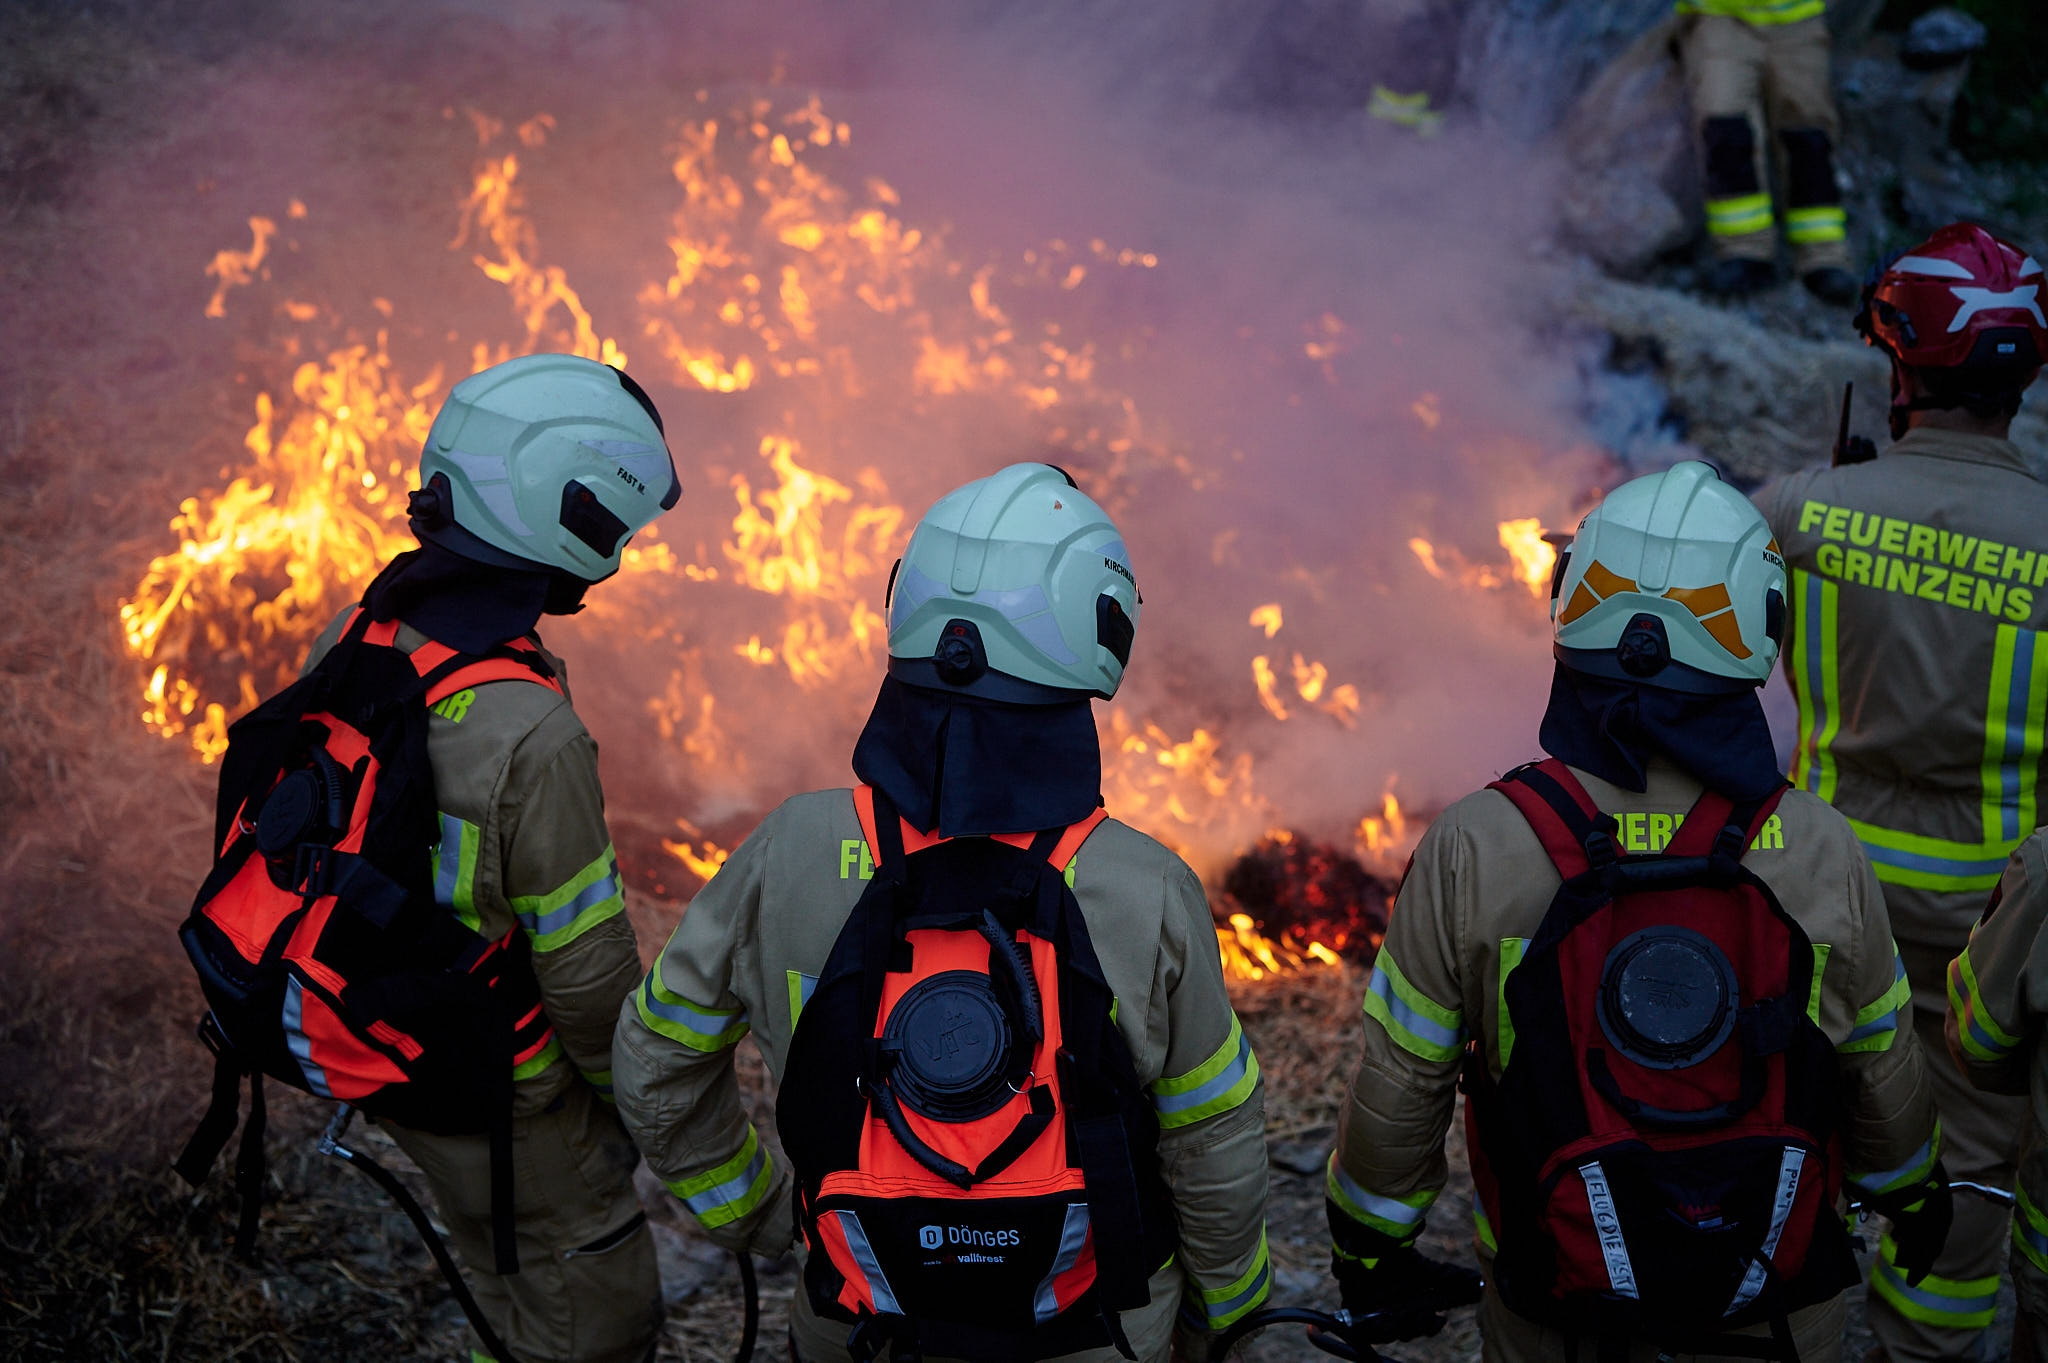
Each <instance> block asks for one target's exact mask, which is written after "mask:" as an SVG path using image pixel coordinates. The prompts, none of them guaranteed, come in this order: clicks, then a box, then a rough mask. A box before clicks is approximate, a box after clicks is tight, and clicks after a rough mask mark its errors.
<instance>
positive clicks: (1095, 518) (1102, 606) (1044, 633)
mask: <svg viewBox="0 0 2048 1363" xmlns="http://www.w3.org/2000/svg"><path fill="white" fill-rule="evenodd" d="M1139 601H1140V598H1139V596H1138V581H1137V578H1136V577H1134V576H1133V575H1132V573H1131V556H1130V552H1129V550H1127V549H1125V547H1124V537H1123V533H1122V532H1121V531H1119V530H1118V529H1117V528H1116V525H1115V523H1114V522H1112V521H1111V520H1110V519H1109V516H1108V514H1107V513H1106V512H1104V511H1103V509H1102V508H1101V507H1099V506H1097V505H1096V504H1095V503H1094V501H1093V500H1091V499H1090V498H1089V497H1088V496H1087V494H1085V493H1083V492H1082V491H1081V490H1080V489H1079V488H1077V487H1075V486H1074V480H1073V479H1072V478H1069V477H1068V476H1067V475H1066V473H1064V472H1063V471H1062V470H1060V469H1057V468H1054V467H1053V466H1052V465H1050V464H1012V465H1010V466H1009V467H1008V468H1006V469H1003V470H1002V471H1001V472H999V473H996V474H993V475H991V476H990V477H987V478H982V479H978V480H976V481H975V482H972V483H969V484H967V485H966V486H965V487H962V488H959V489H956V490H955V491H953V492H949V493H947V494H946V495H945V496H944V497H941V498H940V499H939V500H938V502H937V503H935V504H934V505H933V507H932V509H931V510H930V511H927V512H926V513H925V515H924V519H923V520H921V521H919V522H918V523H917V528H916V529H915V530H914V531H912V532H911V536H910V547H909V548H908V549H906V550H904V552H903V557H902V559H901V560H899V561H898V563H897V565H896V570H895V572H894V573H892V574H891V576H890V579H889V596H888V611H889V673H890V675H891V676H893V677H896V678H897V679H899V680H901V681H903V682H906V683H908V684H910V685H913V686H921V687H926V688H929V689H932V690H937V691H947V692H955V693H962V694H966V695H973V696H980V697H984V698H987V699H991V700H1006V701H1012V702H1018V703H1022V704H1048V703H1052V702H1055V701H1061V700H1070V699H1073V698H1074V697H1075V696H1077V695H1080V696H1089V695H1093V696H1101V697H1102V698H1103V699H1105V700H1107V699H1109V698H1110V697H1112V696H1114V695H1115V694H1116V689H1117V686H1118V685H1119V684H1120V683H1121V682H1122V681H1123V677H1124V665H1125V664H1126V663H1127V662H1129V661H1130V656H1131V640H1132V638H1133V637H1134V636H1135V635H1136V633H1137V627H1138V606H1139Z"/></svg>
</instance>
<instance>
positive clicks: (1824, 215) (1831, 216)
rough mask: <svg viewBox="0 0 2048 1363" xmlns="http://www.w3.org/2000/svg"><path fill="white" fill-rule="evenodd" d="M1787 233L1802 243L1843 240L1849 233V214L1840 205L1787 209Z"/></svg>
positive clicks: (1793, 239)
mask: <svg viewBox="0 0 2048 1363" xmlns="http://www.w3.org/2000/svg"><path fill="white" fill-rule="evenodd" d="M1785 235H1786V236H1787V237H1789V238H1790V239H1791V240H1792V241H1794V242H1795V243H1798V244H1800V245H1810V244H1811V243H1813V242H1817V241H1841V240H1843V239H1845V238H1846V237H1847V236H1848V235H1849V215H1848V214H1847V213H1846V212H1844V211H1843V210H1842V209H1841V208H1840V207H1839V206H1835V205H1829V206H1827V207H1822V208H1790V209H1787V210H1785Z"/></svg>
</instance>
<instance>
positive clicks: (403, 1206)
mask: <svg viewBox="0 0 2048 1363" xmlns="http://www.w3.org/2000/svg"><path fill="white" fill-rule="evenodd" d="M348 1111H349V1110H348V1109H347V1108H343V1109H342V1110H341V1113H340V1114H338V1115H337V1116H336V1117H335V1119H334V1123H333V1125H331V1126H329V1127H328V1128H327V1136H326V1138H325V1139H324V1140H322V1141H321V1142H320V1148H321V1149H322V1150H324V1151H325V1152H326V1153H328V1154H330V1155H332V1156H334V1157H335V1158H336V1159H338V1160H340V1161H341V1162H342V1163H344V1164H346V1165H348V1166H349V1167H351V1168H354V1169H360V1170H362V1172H363V1175H364V1177H366V1178H368V1179H369V1180H370V1181H371V1182H372V1183H374V1184H376V1185H377V1186H378V1187H379V1188H382V1189H383V1190H384V1191H385V1192H386V1193H389V1194H390V1195H391V1200H392V1201H393V1202H396V1203H397V1204H398V1207H399V1210H400V1211H403V1212H404V1213H405V1215H406V1217H407V1219H408V1220H410V1221H411V1222H412V1224H413V1228H414V1229H415V1230H417V1231H418V1232H419V1233H420V1239H421V1240H422V1241H424V1242H425V1244H426V1246H427V1253H429V1254H431V1255H433V1256H434V1262H435V1263H436V1264H438V1265H439V1266H440V1269H441V1276H442V1277H444V1278H446V1279H447V1280H448V1286H449V1288H450V1289H451V1290H452V1291H453V1292H454V1293H455V1300H456V1302H457V1303H458V1304H460V1305H461V1307H462V1314H463V1315H464V1316H467V1317H468V1318H469V1328H470V1329H472V1330H474V1331H476V1337H477V1338H478V1339H479V1340H481V1341H482V1342H483V1346H484V1350H485V1351H486V1352H487V1353H489V1354H490V1356H491V1357H492V1358H494V1359H496V1360H497V1363H519V1360H517V1359H516V1358H514V1357H513V1356H512V1351H511V1350H510V1349H508V1348H506V1347H505V1341H504V1340H502V1339H499V1338H498V1332H497V1331H495V1330H493V1329H492V1328H491V1323H490V1322H489V1321H488V1320H485V1319H484V1312H483V1308H482V1307H480V1306H478V1305H477V1304H476V1298H475V1297H473V1296H471V1295H470V1291H469V1284H468V1283H466V1282H464V1281H463V1280H462V1270H461V1269H459V1268H457V1267H456V1266H455V1260H454V1258H453V1256H451V1255H450V1254H449V1253H448V1246H447V1245H445V1244H443V1243H442V1241H441V1235H440V1232H439V1231H436V1230H435V1229H434V1223H433V1222H431V1221H429V1220H428V1219H427V1213H426V1209H425V1208H423V1207H421V1206H420V1204H419V1202H418V1201H417V1200H416V1199H415V1198H414V1197H413V1195H412V1194H411V1193H409V1192H407V1191H406V1190H405V1185H404V1184H403V1183H400V1182H399V1181H398V1178H397V1176H396V1175H394V1174H393V1173H392V1172H391V1171H390V1170H389V1169H386V1168H385V1167H384V1166H383V1165H381V1164H379V1163H377V1161H375V1160H373V1159H371V1158H370V1157H369V1156H368V1155H365V1154H363V1153H362V1152H361V1151H359V1150H351V1149H349V1148H348V1147H347V1146H345V1145H343V1144H342V1143H341V1142H340V1140H339V1139H338V1137H339V1136H340V1134H341V1132H340V1128H341V1127H343V1126H345V1125H346V1120H345V1119H346V1117H347V1115H348ZM752 1341H753V1332H752V1330H751V1328H750V1329H749V1331H748V1333H747V1347H748V1349H749V1350H750V1351H751V1349H752ZM740 1356H741V1358H742V1359H744V1358H745V1357H746V1354H741V1355H740Z"/></svg>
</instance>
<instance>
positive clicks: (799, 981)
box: [783, 970, 818, 1032]
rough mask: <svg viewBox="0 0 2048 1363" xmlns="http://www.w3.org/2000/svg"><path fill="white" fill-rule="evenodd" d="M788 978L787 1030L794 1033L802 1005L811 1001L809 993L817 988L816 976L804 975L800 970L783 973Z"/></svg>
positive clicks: (802, 1009) (801, 1012)
mask: <svg viewBox="0 0 2048 1363" xmlns="http://www.w3.org/2000/svg"><path fill="white" fill-rule="evenodd" d="M783 973H784V974H785V975H787V976H788V978H789V1030H790V1031H791V1032H794V1031H796V1020H797V1018H798V1017H800V1016H802V1014H803V1011H804V1005H805V1004H807V1003H809V1002H810V1001H811V991H812V990H813V989H816V988H817V987H818V977H817V976H816V975H806V974H804V972H803V971H801V970H789V971H785V972H783Z"/></svg>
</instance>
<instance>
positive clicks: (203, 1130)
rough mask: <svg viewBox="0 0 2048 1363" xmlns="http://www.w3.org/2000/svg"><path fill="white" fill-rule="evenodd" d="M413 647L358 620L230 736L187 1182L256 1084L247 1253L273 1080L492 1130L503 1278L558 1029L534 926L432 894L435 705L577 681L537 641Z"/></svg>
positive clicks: (208, 1162)
mask: <svg viewBox="0 0 2048 1363" xmlns="http://www.w3.org/2000/svg"><path fill="white" fill-rule="evenodd" d="M397 632H398V623H397V622H396V621H386V622H384V623H381V624H372V623H371V621H370V617H369V615H368V613H367V612H365V611H362V610H361V609H360V608H359V609H358V610H357V611H356V613H355V614H354V615H353V616H352V617H351V618H350V620H349V622H348V625H347V627H346V628H345V629H344V631H343V634H342V637H341V639H340V641H339V642H337V643H336V644H335V645H334V647H333V648H332V649H331V650H330V651H329V652H328V653H327V654H326V655H325V656H324V657H322V658H321V659H320V661H319V662H318V663H317V664H316V665H315V666H314V667H313V669H312V670H311V671H310V672H309V673H307V674H306V676H304V677H302V678H300V679H299V680H298V681H297V682H295V683H293V684H292V685H291V686H289V687H287V688H285V689H284V690H283V691H280V692H279V693H278V694H277V695H275V696H273V697H271V698H270V699H269V700H267V701H265V702H264V703H263V704H262V705H259V706H257V707H256V709H254V710H252V711H250V712H249V713H248V714H247V715H245V716H243V717H242V718H241V719H239V720H237V721H236V722H235V724H234V725H233V726H232V727H231V728H230V729H229V730H228V749H227V754H226V756H225V757H224V758H223V759H222V762H221V774H220V795H219V800H218V804H217V809H216V819H217V825H216V828H215V831H214V846H215V847H216V848H217V849H218V854H217V857H216V860H215V862H214V866H213V871H212V873H211V874H210V875H208V876H207V878H206V881H205V883H204V884H203V885H201V886H200V888H199V893H198V895H197V897H196V898H195V899H194V900H193V904H192V912H191V914H190V915H189V916H188V917H187V918H186V919H185V922H184V924H183V926H181V927H180V928H179V929H178V937H179V940H180V941H181V942H182V943H183V944H184V947H185V951H186V953H187V955H189V956H190V957H191V958H192V965H193V968H194V969H195V970H197V971H198V973H199V983H200V987H201V990H202V991H203V992H204V993H205V995H206V1003H207V1007H208V1009H209V1010H210V1011H209V1012H208V1013H207V1015H206V1016H205V1017H204V1018H202V1019H201V1021H200V1028H199V1034H200V1037H201V1039H203V1040H204V1041H205V1042H206V1044H207V1046H208V1048H209V1049H211V1050H212V1051H213V1052H214V1054H215V1057H216V1060H215V1067H214V1077H213V1101H212V1103H211V1105H210V1106H209V1107H208V1108H207V1111H206V1116H205V1117H204V1118H203V1119H202V1120H201V1121H200V1124H199V1129H198V1130H197V1131H195V1132H194V1133H193V1135H192V1139H191V1141H190V1143H189V1144H187V1146H186V1147H185V1151H184V1153H183V1154H182V1155H181V1156H180V1157H179V1159H178V1164H177V1169H178V1172H179V1173H180V1174H181V1175H183V1176H184V1178H185V1179H186V1180H187V1181H188V1182H190V1183H192V1184H193V1185H194V1186H195V1187H196V1186H197V1185H198V1184H199V1183H200V1182H201V1181H203V1180H204V1179H205V1177H206V1174H207V1171H208V1170H209V1169H211V1168H212V1167H213V1162H214V1160H215V1159H216V1158H217V1157H218V1155H219V1154H220V1150H221V1147H222V1146H223V1145H225V1144H226V1143H227V1139H228V1136H229V1134H230V1133H231V1132H232V1131H233V1130H234V1126H235V1110H236V1107H237V1105H238V1101H239V1098H240V1081H241V1076H242V1075H244V1074H247V1075H248V1076H249V1100H250V1101H249V1120H248V1123H247V1125H246V1126H245V1127H244V1128H243V1131H242V1143H241V1148H240V1152H239V1154H238V1156H237V1159H236V1163H235V1173H236V1182H237V1186H238V1191H239V1193H240V1196H241V1203H242V1211H241V1227H240V1231H239V1233H238V1235H237V1241H236V1248H237V1250H238V1251H239V1252H240V1253H242V1254H244V1255H246V1254H247V1253H248V1252H249V1250H250V1247H251V1245H252V1243H253V1241H254V1237H255V1231H256V1214H257V1209H258V1207H259V1205H260V1202H261V1194H262V1181H263V1076H264V1075H270V1076H271V1077H273V1078H276V1079H282V1080H283V1081H284V1082H286V1083H288V1084H291V1085H292V1086H294V1087H295V1088H301V1089H304V1090H306V1091H307V1092H309V1093H314V1094H318V1095H319V1096H320V1097H323V1098H334V1099H339V1100H340V1101H342V1102H346V1103H350V1104H353V1105H354V1106H356V1107H358V1108H361V1109H362V1110H363V1111H365V1112H367V1113H369V1114H370V1115H372V1116H375V1117H388V1118H390V1119H391V1120H392V1121H395V1122H398V1123H400V1124H402V1125H405V1126H412V1127H418V1128H420V1129H422V1130H426V1131H434V1132H439V1133H442V1134H446V1135H470V1134H477V1133H482V1132H488V1133H489V1135H490V1138H491V1196H492V1222H493V1226H492V1229H493V1232H494V1242H495V1243H494V1250H495V1254H496V1259H497V1265H496V1267H497V1271H498V1272H499V1273H501V1274H502V1273H512V1272H516V1271H517V1267H518V1260H517V1255H516V1253H515V1251H514V1247H513V1238H512V1217H511V1207H512V1162H511V1140H512V1127H511V1120H512V1072H513V1068H514V1066H515V1064H517V1063H518V1061H519V1060H520V1059H522V1058H525V1057H526V1056H528V1055H530V1054H537V1053H538V1052H539V1051H540V1050H541V1049H542V1048H543V1047H544V1046H545V1045H546V1044H547V1041H548V1039H549V1037H550V1036H551V1035H552V1029H551V1027H550V1024H549V1023H548V1019H547V1015H546V1013H545V1011H544V1010H543V1009H542V1007H541V1000H540V985H539V982H538V980H536V979H535V977H534V973H533V967H532V963H531V958H530V955H529V948H528V946H527V943H526V939H525V937H524V936H523V935H522V934H521V933H520V931H519V929H518V928H517V927H514V928H513V929H512V930H511V931H510V932H508V933H506V934H505V936H503V937H501V938H498V939H496V940H491V939H486V938H484V937H482V936H481V935H479V934H478V933H476V932H474V931H472V930H471V929H470V928H469V927H467V926H465V925H464V924H463V923H462V921H461V920H460V919H458V918H457V917H456V916H455V914H454V912H453V911H452V910H451V909H449V908H448V907H447V906H446V905H443V904H439V903H437V902H436V900H435V893H434V885H435V875H436V868H435V852H434V849H435V847H436V846H437V845H438V844H439V843H440V842H441V828H440V814H439V810H438V807H437V805H436V801H435V794H434V774H433V769H432V767H431V766H430V765H429V764H428V760H427V708H428V706H430V705H434V704H438V703H440V702H441V701H443V700H445V699H448V698H450V697H454V698H456V699H458V700H459V699H460V697H461V693H463V692H465V691H466V690H468V689H469V688H471V687H475V686H480V685H483V684H484V683H486V682H493V681H524V682H532V683H535V684H537V685H541V686H546V687H548V688H549V689H551V690H554V691H560V690H561V684H560V682H559V681H557V680H556V679H555V676H554V672H553V670H552V669H551V668H550V667H549V666H548V663H547V661H546V659H545V658H544V657H543V655H542V654H541V652H540V650H539V649H538V648H536V647H534V646H533V645H532V644H531V643H529V642H527V641H526V640H524V639H521V640H515V641H513V642H512V643H509V644H504V645H500V646H499V647H497V648H495V649H492V650H491V651H489V652H488V653H483V654H466V653H458V652H456V651H455V650H453V649H451V648H448V647H446V646H445V645H442V644H438V643H431V642H430V643H427V644H425V645H423V646H422V647H420V648H419V649H417V650H415V651H414V652H412V653H410V654H408V653H406V652H405V651H404V650H403V649H400V648H398V647H397V646H396V644H395V642H394V641H395V639H396V637H397ZM455 871H456V868H455V867H453V866H448V865H443V866H441V867H440V868H439V872H440V874H442V875H444V876H446V877H449V878H451V879H452V877H453V876H454V874H455Z"/></svg>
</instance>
